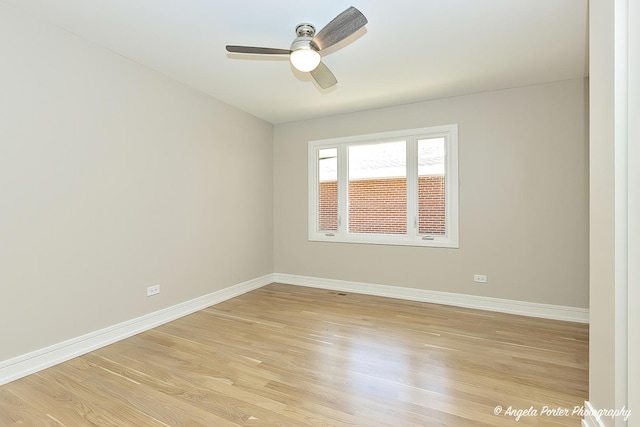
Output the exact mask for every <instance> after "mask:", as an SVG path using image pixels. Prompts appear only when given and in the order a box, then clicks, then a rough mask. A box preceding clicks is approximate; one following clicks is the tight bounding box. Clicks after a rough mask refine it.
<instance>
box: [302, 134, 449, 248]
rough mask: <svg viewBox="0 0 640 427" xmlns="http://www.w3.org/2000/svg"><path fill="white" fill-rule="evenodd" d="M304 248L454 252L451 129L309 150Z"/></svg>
mask: <svg viewBox="0 0 640 427" xmlns="http://www.w3.org/2000/svg"><path fill="white" fill-rule="evenodd" d="M309 240H315V241H327V242H349V243H373V244H389V245H412V246H434V247H445V248H457V247H458V126H457V125H447V126H436V127H429V128H422V129H411V130H406V131H399V132H386V133H380V134H373V135H362V136H354V137H347V138H336V139H326V140H321V141H310V142H309Z"/></svg>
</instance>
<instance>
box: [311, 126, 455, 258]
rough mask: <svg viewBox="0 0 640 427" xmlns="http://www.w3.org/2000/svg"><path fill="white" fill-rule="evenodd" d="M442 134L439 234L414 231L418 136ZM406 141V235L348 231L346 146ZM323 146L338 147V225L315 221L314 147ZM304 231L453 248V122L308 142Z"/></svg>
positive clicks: (326, 238) (316, 237) (319, 236)
mask: <svg viewBox="0 0 640 427" xmlns="http://www.w3.org/2000/svg"><path fill="white" fill-rule="evenodd" d="M438 137H444V139H445V153H446V156H445V176H446V186H445V192H446V193H445V197H446V201H445V203H446V207H445V230H446V233H445V235H426V234H419V233H418V214H419V212H418V190H417V187H418V155H417V152H418V150H417V144H418V142H417V141H418V140H420V139H428V138H438ZM401 139H404V140H405V141H406V144H407V146H406V147H407V234H374V233H350V232H349V228H348V226H349V217H348V215H349V207H348V203H349V200H348V197H349V196H348V185H349V177H348V147H349V146H350V145H356V144H371V143H376V142H387V141H390V140H393V141H398V140H401ZM327 148H337V150H338V167H337V169H338V230H337V231H322V230H318V229H317V224H318V208H319V206H318V188H319V185H318V184H319V179H320V177H319V170H318V151H319V150H321V149H327ZM308 162H309V165H308V167H309V169H308V174H309V175H308V183H309V192H308V195H309V204H308V209H309V211H308V221H309V222H308V232H309V233H308V234H309V240H310V241H319V242H342V243H368V244H379V245H403V246H427V247H438V248H458V247H459V218H458V204H459V203H458V125H457V124H452V125H443V126H432V127H426V128H419V129H408V130H402V131H393V132H383V133H375V134H368V135H357V136H350V137H344V138H332V139H323V140H317V141H309V143H308Z"/></svg>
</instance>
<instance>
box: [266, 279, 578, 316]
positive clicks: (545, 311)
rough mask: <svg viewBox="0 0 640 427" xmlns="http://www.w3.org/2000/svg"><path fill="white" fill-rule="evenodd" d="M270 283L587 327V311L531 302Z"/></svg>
mask: <svg viewBox="0 0 640 427" xmlns="http://www.w3.org/2000/svg"><path fill="white" fill-rule="evenodd" d="M273 281H274V282H277V283H283V284H287V285H299V286H308V287H312V288H322V289H330V290H335V291H343V292H353V293H358V294H367V295H376V296H382V297H389V298H399V299H405V300H411V301H422V302H431V303H436V304H445V305H453V306H457V307H467V308H475V309H479V310H489V311H497V312H501V313H510V314H519V315H522V316H532V317H542V318H545V319H555V320H565V321H569V322H579V323H589V310H588V309H586V308H577V307H566V306H561V305H550V304H540V303H535V302H526V301H516V300H507V299H500V298H490V297H483V296H477V295H464V294H455V293H450V292H438V291H428V290H424V289H414V288H402V287H398V286H387V285H377V284H372V283H362V282H350V281H345V280H334V279H322V278H319V277H309V276H298V275H294V274H282V273H275V274H274V275H273Z"/></svg>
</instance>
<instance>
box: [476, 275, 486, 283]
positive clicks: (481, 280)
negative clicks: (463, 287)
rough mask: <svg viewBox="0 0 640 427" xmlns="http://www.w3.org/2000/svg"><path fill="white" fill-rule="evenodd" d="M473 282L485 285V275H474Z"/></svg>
mask: <svg viewBox="0 0 640 427" xmlns="http://www.w3.org/2000/svg"><path fill="white" fill-rule="evenodd" d="M473 281H474V282H476V283H487V276H486V274H474V275H473Z"/></svg>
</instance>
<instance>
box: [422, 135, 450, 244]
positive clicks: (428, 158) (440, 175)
mask: <svg viewBox="0 0 640 427" xmlns="http://www.w3.org/2000/svg"><path fill="white" fill-rule="evenodd" d="M445 155H446V153H445V139H444V138H429V139H420V140H418V233H420V234H430V235H445V234H446V221H445V219H446V215H445V206H446V192H445V188H446V187H445V186H446V177H445V167H444V164H445V163H444V162H445Z"/></svg>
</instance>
